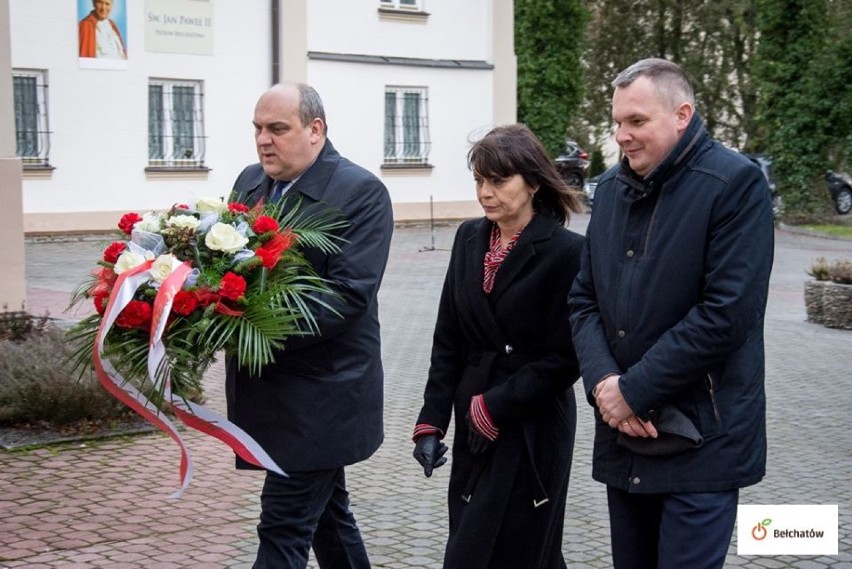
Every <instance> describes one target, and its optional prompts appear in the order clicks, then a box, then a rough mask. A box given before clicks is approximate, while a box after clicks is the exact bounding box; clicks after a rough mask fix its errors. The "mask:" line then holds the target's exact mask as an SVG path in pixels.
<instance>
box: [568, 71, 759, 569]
mask: <svg viewBox="0 0 852 569" xmlns="http://www.w3.org/2000/svg"><path fill="white" fill-rule="evenodd" d="M613 87H614V88H615V90H614V95H613V99H612V116H613V119H614V121H615V124H616V126H617V130H616V141H617V142H618V144H619V146H620V147H621V151H622V152H623V154H624V159H623V160H622V162H621V164H620V165H618V166H616V167H614V168H612V169H610V170H609V171H608V172H606V173H605V174H603V175H602V176H601V179H600V182H599V183H598V187H597V190H596V193H595V208H594V214H593V215H592V218H591V221H590V223H589V228H588V232H587V238H588V240H587V243H586V248H585V250H584V255H583V260H582V265H581V269H580V273H579V275H578V276H577V279H576V280H575V282H574V286H573V288H572V290H571V305H572V315H571V324H572V330H573V334H574V345H575V348H576V350H577V354H578V357H579V360H580V369H581V372H582V375H583V379H584V383H585V389H586V394H587V397H588V400H589V402H590V403H591V404H592V405H593V407H594V409H595V417H596V432H595V449H594V460H593V472H592V475H593V477H594V478H595V480H598V481H600V482H603V483H605V484H606V485H607V497H608V502H609V510H610V526H611V535H612V549H613V562H614V566H615V568H616V569H622V568H626V567H630V568H649V569H650V568H654V569H657V568H672V569H674V568H683V567H689V568H690V569H700V568H715V567H722V565H723V564H724V561H725V555H726V553H727V550H728V545H729V542H730V538H731V533H732V531H733V526H734V521H735V519H736V507H737V499H738V489H739V488H742V487H744V486H748V485H750V484H754V483H756V482H758V481H759V480H760V479H761V478H762V477H763V475H764V470H765V463H766V425H765V402H766V400H765V394H764V385H763V383H764V347H763V319H764V312H765V307H766V297H767V291H768V287H769V274H770V270H771V268H772V257H773V241H774V230H773V221H772V204H771V200H770V192H769V188H768V186H767V184H766V179H765V178H764V176H763V175H762V174H761V172H760V170H759V169H758V168H757V167H755V166H754V165H753V164H752V163H751V162H749V161H748V160H747V159H746V158H744V157H742V156H741V155H739V154H738V153H736V152H733V151H731V150H728V149H726V148H724V147H723V146H722V145H720V144H719V143H718V142H716V141H714V140H712V139H711V138H710V137H709V136H708V134H707V132H706V131H705V128H704V126H703V123H702V120H701V118H700V116H699V115H698V114H697V113H696V111H695V106H694V105H695V103H694V95H693V91H692V87H691V86H690V84H689V80H688V79H687V77H686V75H685V74H684V73H683V71H682V70H681V69H680V68H679V67H678V66H677V65H674V64H673V63H670V62H668V61H665V60H661V59H646V60H642V61H639V62H637V63H635V64H634V65H632V66H630V67H629V68H627V69H626V70H624V71H622V72H621V73H620V74H619V75H618V77H616V79H615V81H613Z"/></svg>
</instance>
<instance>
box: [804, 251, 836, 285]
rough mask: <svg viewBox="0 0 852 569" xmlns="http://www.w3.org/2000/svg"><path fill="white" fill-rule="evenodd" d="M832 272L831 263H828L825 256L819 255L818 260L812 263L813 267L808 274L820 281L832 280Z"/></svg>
mask: <svg viewBox="0 0 852 569" xmlns="http://www.w3.org/2000/svg"><path fill="white" fill-rule="evenodd" d="M830 273H831V265H829V264H828V261H827V260H826V259H825V257H819V258H818V259H817V260H816V261H814V263H813V265H811V269H810V270H809V271H808V274H809V275H810V276H812V277H813V278H815V279H816V280H818V281H827V280H830V279H831V277H830Z"/></svg>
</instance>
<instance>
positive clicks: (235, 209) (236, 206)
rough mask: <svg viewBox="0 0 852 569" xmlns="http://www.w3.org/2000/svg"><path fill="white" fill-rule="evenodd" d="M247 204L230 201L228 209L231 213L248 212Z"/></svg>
mask: <svg viewBox="0 0 852 569" xmlns="http://www.w3.org/2000/svg"><path fill="white" fill-rule="evenodd" d="M248 210H249V208H248V206H247V205H245V204H241V203H236V202H232V203H229V204H228V211H230V212H232V213H248Z"/></svg>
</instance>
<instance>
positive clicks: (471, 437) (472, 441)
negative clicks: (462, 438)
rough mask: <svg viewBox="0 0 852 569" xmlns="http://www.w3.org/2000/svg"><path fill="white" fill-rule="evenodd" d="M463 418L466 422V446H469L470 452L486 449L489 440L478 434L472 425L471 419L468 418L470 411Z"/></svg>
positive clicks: (476, 452) (479, 451) (474, 452)
mask: <svg viewBox="0 0 852 569" xmlns="http://www.w3.org/2000/svg"><path fill="white" fill-rule="evenodd" d="M464 420H465V422H466V423H467V446H468V447H470V452H472V453H473V454H480V453H483V452H485V451H486V450H488V447H489V446H491V441H489V440H488V439H487V438H485V437H483V436H482V435H481V434H479V431H477V430H476V427H474V426H473V421H471V420H470V411H468V413H467V415H465V418H464Z"/></svg>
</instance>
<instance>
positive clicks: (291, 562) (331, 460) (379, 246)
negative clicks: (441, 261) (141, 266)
mask: <svg viewBox="0 0 852 569" xmlns="http://www.w3.org/2000/svg"><path fill="white" fill-rule="evenodd" d="M253 123H254V127H255V143H256V146H257V154H258V158H259V160H260V162H259V163H258V164H253V165H251V166H248V167H247V168H245V170H243V172H242V173H241V174H240V175H239V176H238V177H237V180H236V182H235V183H234V190H233V194H232V197H231V200H230V201H238V202H240V203H244V204H246V205H248V206H253V205H255V204H257V203H259V202H261V201H262V202H264V203H267V204H269V203H277V204H280V205H281V207H282V208H283V210H284V213H285V214H286V212H287V210H288V209H292V208H294V207H296V205H297V204H298V212H299V215H301V214H302V213H303V212H306V213H305V214H309V213H310V212H316V211H321V210H323V209H325V208H330V210H331V211H336V212H338V213H339V214H340V215H341V216H342V218H343V221H344V222H345V227H342V228H341V229H340V230H339V231H338V232H337V235H336V236H337V237H339V238H340V241H339V243H340V251H339V252H337V253H326V252H323V251H320V250H318V249H312V248H306V249H305V252H304V254H305V258H306V260H307V261H308V262H310V263H311V265H312V266H313V268H314V270H315V271H316V272H317V273H318V275H319V276H320V277H322V278H324V279H327V281H328V282H329V283H330V285H331V288H332V289H333V292H334V293H335V294H333V295H324V296H323V298H322V299H320V300H321V301H320V302H317V303H314V304H313V305H312V311H311V312H312V315H313V317H314V322H315V333H314V334H305V335H301V336H294V337H290V338H288V339H287V341H286V345H285V347H284V349H283V350H280V351H277V352H276V353H275V361H274V362H273V363H271V364H269V365H267V366H265V367H264V368H263V369H262V371H261V372H260V374H259V376H254V375H252V374H251V373H250V371H249V370H248V369H247V368H245V367H242V368H240V367H239V366H237V365H236V362H235V360H233V359H230V360H229V362H228V365H227V380H226V381H227V383H226V386H227V401H228V417H229V419H231V420H232V421H233V422H234V423H236V424H237V425H238V426H240V427H241V428H242V429H244V430H245V431H246V432H248V433H249V434H250V435H251V436H252V437H253V438H254V439H255V440H256V441H257V442H258V443H259V444H260V445H261V446H262V447H263V448H264V449H265V450H266V452H268V453H269V455H270V456H271V457H272V458H273V459H274V460H275V462H276V463H277V464H278V465H280V466H281V468H282V469H283V470H284V471H285V472H286V473H287V475H288V476H287V477H282V476H280V475H278V474H275V473H273V472H270V471H267V473H266V480H265V483H264V487H263V490H262V494H261V514H260V523H259V524H258V527H257V532H258V537H259V546H258V553H257V559H256V561H255V564H254V567H255V568H271V567H274V568H276V569H281V568H303V567H305V566H306V565H307V560H308V552H309V549H310V548H311V547H312V546H313V549H314V554H315V556H316V559H317V561H318V563H319V565H320V567H322V568H334V569H345V568H365V567H370V562H369V560H368V557H367V552H366V549H365V547H364V543H363V541H362V539H361V534H360V532H359V530H358V526H357V525H356V523H355V518H354V516H353V515H352V512H351V511H350V509H349V499H348V494H347V492H346V483H345V479H344V466H346V465H349V464H354V463H356V462H359V461H362V460H365V459H366V458H368V457H369V456H371V455H372V454H373V453H374V452H375V451H376V449H377V448H378V447H379V445H380V444H381V442H382V439H383V436H384V434H383V424H382V406H383V370H382V362H381V348H380V335H379V319H378V304H377V293H378V290H379V285H380V284H381V281H382V276H383V274H384V270H385V266H386V264H387V258H388V251H389V248H390V240H391V235H392V232H393V215H392V210H391V202H390V197H389V195H388V192H387V189H386V188H385V186H384V185H383V184H382V182H381V181H380V180H379V179H378V178H376V177H375V176H374V175H373V174H371V173H370V172H368V171H367V170H365V169H363V168H361V167H360V166H358V165H356V164H353V163H352V162H350V161H349V160H347V159H346V158H343V157H342V156H340V154H339V153H338V152H337V150H335V148H334V146H333V145H332V144H331V142H330V141H329V140H328V139H327V137H326V134H327V129H326V121H325V111H324V109H323V105H322V101H321V100H320V97H319V94H318V93H317V92H316V91H315V90H314V89H313V88H312V87H310V86H307V85H303V84H296V83H282V84H278V85H274V86H273V87H272V88H270V89H269V90H267V91H266V92H265V93H263V94H262V95H261V96H260V98H259V100H258V102H257V105H256V107H255V112H254V121H253ZM282 193H283V194H284V195H283V197H282V196H281V194H282ZM237 468H255V467H253V466H252V465H250V464H248V463H247V462H245V461H243V460H242V459H240V458H239V457H237Z"/></svg>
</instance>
